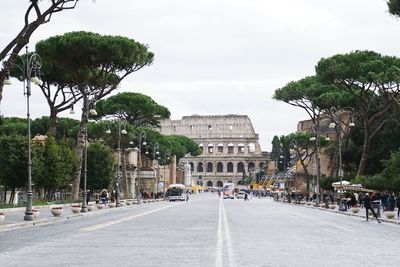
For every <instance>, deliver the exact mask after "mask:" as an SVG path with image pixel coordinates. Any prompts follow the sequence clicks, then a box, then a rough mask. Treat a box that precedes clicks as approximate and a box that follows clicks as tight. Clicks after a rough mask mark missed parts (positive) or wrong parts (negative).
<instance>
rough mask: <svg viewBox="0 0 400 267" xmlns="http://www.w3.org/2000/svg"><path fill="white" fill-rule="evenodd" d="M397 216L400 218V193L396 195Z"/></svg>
mask: <svg viewBox="0 0 400 267" xmlns="http://www.w3.org/2000/svg"><path fill="white" fill-rule="evenodd" d="M396 205H397V217H398V218H400V193H399V194H398V195H397V197H396Z"/></svg>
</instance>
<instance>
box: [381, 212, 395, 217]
mask: <svg viewBox="0 0 400 267" xmlns="http://www.w3.org/2000/svg"><path fill="white" fill-rule="evenodd" d="M383 214H385V216H386V218H388V219H393V218H394V217H395V216H396V213H395V212H394V211H384V212H383Z"/></svg>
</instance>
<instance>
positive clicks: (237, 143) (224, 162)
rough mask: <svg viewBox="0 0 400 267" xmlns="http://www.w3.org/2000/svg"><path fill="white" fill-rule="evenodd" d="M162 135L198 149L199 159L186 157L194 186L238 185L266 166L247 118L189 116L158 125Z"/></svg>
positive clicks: (184, 159)
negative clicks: (189, 142) (178, 137)
mask: <svg viewBox="0 0 400 267" xmlns="http://www.w3.org/2000/svg"><path fill="white" fill-rule="evenodd" d="M160 132H161V133H162V134H164V135H183V136H187V137H189V138H191V139H193V140H194V141H195V142H196V143H197V144H198V145H199V147H200V148H201V149H202V153H201V155H199V156H196V157H193V156H186V157H184V158H183V159H181V162H187V163H189V164H190V169H191V176H192V178H193V180H194V183H197V184H201V185H205V186H208V187H211V186H217V187H221V186H222V185H223V183H224V182H228V181H232V182H234V183H235V184H240V183H241V181H242V180H243V178H244V177H245V176H246V175H252V176H253V177H254V175H255V173H258V172H259V171H260V170H263V171H264V168H265V166H267V160H268V158H267V156H265V155H263V153H262V151H261V147H260V144H259V139H258V134H256V133H255V131H254V128H253V125H252V123H251V120H250V118H249V117H248V116H247V115H209V116H201V115H192V116H184V117H182V119H181V120H163V121H161V127H160Z"/></svg>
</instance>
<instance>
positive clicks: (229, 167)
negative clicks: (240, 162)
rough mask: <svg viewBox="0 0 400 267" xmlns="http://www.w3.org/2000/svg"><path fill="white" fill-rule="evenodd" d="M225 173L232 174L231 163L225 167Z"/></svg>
mask: <svg viewBox="0 0 400 267" xmlns="http://www.w3.org/2000/svg"><path fill="white" fill-rule="evenodd" d="M226 171H227V172H233V163H232V162H228V165H227V166H226Z"/></svg>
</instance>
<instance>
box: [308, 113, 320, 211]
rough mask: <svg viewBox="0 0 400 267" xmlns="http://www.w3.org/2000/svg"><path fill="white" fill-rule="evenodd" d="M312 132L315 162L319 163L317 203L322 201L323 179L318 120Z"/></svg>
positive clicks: (316, 190)
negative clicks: (320, 190)
mask: <svg viewBox="0 0 400 267" xmlns="http://www.w3.org/2000/svg"><path fill="white" fill-rule="evenodd" d="M311 131H312V133H313V134H314V136H312V137H311V138H310V141H312V142H315V162H316V165H317V178H316V179H317V181H316V182H317V185H316V188H315V193H316V195H317V203H319V201H320V195H319V188H320V179H321V165H320V158H319V152H320V151H319V150H320V136H319V121H318V122H317V125H315V124H313V126H312V128H311Z"/></svg>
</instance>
